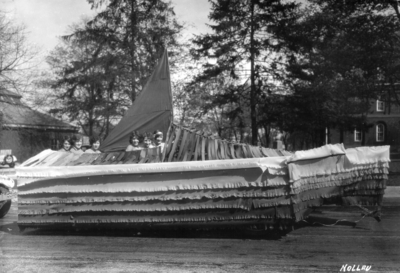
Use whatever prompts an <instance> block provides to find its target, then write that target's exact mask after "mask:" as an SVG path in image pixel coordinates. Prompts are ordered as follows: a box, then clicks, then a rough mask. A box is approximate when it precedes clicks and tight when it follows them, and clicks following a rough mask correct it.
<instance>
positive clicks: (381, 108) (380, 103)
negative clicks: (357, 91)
mask: <svg viewBox="0 0 400 273" xmlns="http://www.w3.org/2000/svg"><path fill="white" fill-rule="evenodd" d="M383 111H385V103H384V102H383V101H381V100H376V112H383Z"/></svg>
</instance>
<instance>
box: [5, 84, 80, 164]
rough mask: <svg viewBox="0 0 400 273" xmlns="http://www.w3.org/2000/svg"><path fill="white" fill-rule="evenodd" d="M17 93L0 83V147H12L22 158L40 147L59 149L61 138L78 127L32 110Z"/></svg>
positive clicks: (33, 153)
mask: <svg viewBox="0 0 400 273" xmlns="http://www.w3.org/2000/svg"><path fill="white" fill-rule="evenodd" d="M21 98H22V97H21V96H20V95H19V94H16V93H14V92H11V91H8V90H6V89H4V88H1V87H0V150H12V153H13V154H14V155H15V156H16V157H17V158H18V161H19V162H22V161H24V160H26V159H28V158H29V157H31V156H33V155H35V154H37V153H38V152H41V151H42V150H44V149H54V150H55V149H59V148H60V145H61V141H62V138H63V137H64V136H66V135H71V134H75V133H77V132H78V130H79V128H78V127H76V126H73V125H71V124H68V123H65V122H62V121H60V120H58V119H56V118H53V117H51V116H50V115H46V114H43V113H40V112H38V111H35V110H33V109H31V108H30V107H28V106H27V105H25V104H23V103H22V102H21Z"/></svg>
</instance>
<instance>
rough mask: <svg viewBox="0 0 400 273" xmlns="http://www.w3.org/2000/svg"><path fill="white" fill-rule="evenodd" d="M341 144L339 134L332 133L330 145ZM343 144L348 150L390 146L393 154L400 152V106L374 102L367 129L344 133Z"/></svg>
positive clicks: (368, 117)
mask: <svg viewBox="0 0 400 273" xmlns="http://www.w3.org/2000/svg"><path fill="white" fill-rule="evenodd" d="M339 142H340V134H339V132H338V131H335V130H332V131H330V136H329V143H339ZM343 143H344V145H345V147H346V148H351V147H359V146H380V145H390V146H391V153H398V152H400V106H398V105H395V104H391V105H387V104H386V103H385V102H384V101H383V100H376V101H373V102H372V103H371V108H370V111H369V113H368V115H367V122H366V129H365V130H364V131H363V130H359V129H357V128H354V131H352V132H344V135H343Z"/></svg>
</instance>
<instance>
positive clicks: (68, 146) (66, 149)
mask: <svg viewBox="0 0 400 273" xmlns="http://www.w3.org/2000/svg"><path fill="white" fill-rule="evenodd" d="M72 145H73V141H72V139H71V138H70V137H66V138H64V141H63V146H62V148H61V149H60V150H58V151H60V152H67V153H70V152H71V147H72Z"/></svg>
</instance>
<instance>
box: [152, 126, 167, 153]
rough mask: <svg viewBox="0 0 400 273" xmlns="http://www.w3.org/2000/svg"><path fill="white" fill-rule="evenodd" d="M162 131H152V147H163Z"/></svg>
mask: <svg viewBox="0 0 400 273" xmlns="http://www.w3.org/2000/svg"><path fill="white" fill-rule="evenodd" d="M163 137H164V136H163V132H161V131H159V130H156V131H154V133H153V139H154V147H161V151H163V149H164V145H165V143H164V142H163Z"/></svg>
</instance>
